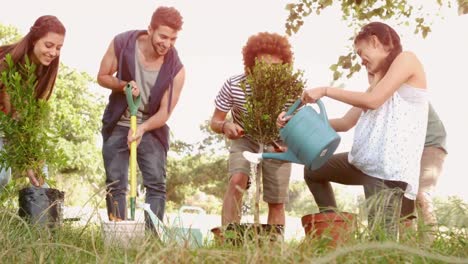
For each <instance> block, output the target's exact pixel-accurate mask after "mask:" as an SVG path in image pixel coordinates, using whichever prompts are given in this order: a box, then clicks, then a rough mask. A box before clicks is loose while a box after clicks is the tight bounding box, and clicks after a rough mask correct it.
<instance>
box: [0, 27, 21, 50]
mask: <svg viewBox="0 0 468 264" xmlns="http://www.w3.org/2000/svg"><path fill="white" fill-rule="evenodd" d="M20 38H21V35H20V33H19V31H18V29H17V28H15V27H13V26H4V25H0V46H3V45H6V44H10V43H13V42H15V41H18V40H19V39H20Z"/></svg>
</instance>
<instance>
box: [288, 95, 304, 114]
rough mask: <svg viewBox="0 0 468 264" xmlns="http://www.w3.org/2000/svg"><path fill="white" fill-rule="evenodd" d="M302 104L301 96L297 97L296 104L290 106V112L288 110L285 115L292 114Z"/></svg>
mask: <svg viewBox="0 0 468 264" xmlns="http://www.w3.org/2000/svg"><path fill="white" fill-rule="evenodd" d="M301 104H302V100H301V98H299V99H297V100H296V102H294V104H293V105H291V106H290V107H289V109H288V112H286V115H285V116H290V115H292V114H293V113H294V111H296V109H297V108H299V106H301Z"/></svg>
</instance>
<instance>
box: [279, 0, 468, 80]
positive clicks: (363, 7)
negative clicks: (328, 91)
mask: <svg viewBox="0 0 468 264" xmlns="http://www.w3.org/2000/svg"><path fill="white" fill-rule="evenodd" d="M457 1H458V5H459V6H460V7H462V6H463V9H462V10H461V11H460V12H463V10H464V12H467V11H468V3H467V1H466V0H457ZM435 2H436V4H437V5H438V6H439V10H440V8H441V7H443V6H445V5H446V6H448V7H451V6H452V5H454V4H455V3H453V0H452V1H450V0H436V1H435ZM337 5H338V6H339V8H340V9H341V13H342V16H341V19H342V20H344V21H346V22H347V23H348V24H349V28H350V29H351V31H350V32H353V33H356V32H357V30H358V29H359V28H360V27H361V26H362V24H364V23H368V22H370V21H372V20H383V21H386V20H393V21H395V23H397V25H402V24H403V25H407V26H412V27H414V33H415V34H421V36H422V37H423V38H425V37H426V36H427V34H429V33H430V32H431V24H432V23H433V20H434V17H438V16H437V12H438V11H435V12H431V11H430V10H428V9H427V8H425V7H426V6H427V5H428V3H427V2H426V3H425V4H424V7H423V4H422V3H420V4H415V3H414V2H413V1H406V0H395V1H383V0H366V1H363V0H343V1H336V0H335V1H334V0H297V1H296V2H295V3H290V4H287V5H286V9H287V10H288V11H289V16H288V18H287V20H286V24H285V27H286V34H288V35H292V34H295V33H297V32H298V31H299V29H300V28H301V27H302V26H303V25H304V19H305V18H306V17H307V16H309V15H313V14H315V15H320V13H321V12H323V11H324V10H326V9H329V8H332V7H336V6H337ZM411 20H412V22H409V21H411ZM350 39H352V36H350ZM360 69H361V66H360V64H359V63H358V61H357V56H356V54H355V53H354V52H353V51H351V50H350V51H349V52H348V54H346V55H341V56H339V57H338V61H337V62H336V63H335V64H333V65H331V66H330V70H332V72H333V81H337V80H338V79H340V78H342V77H343V74H346V75H345V77H346V78H350V77H351V76H352V75H353V74H354V73H355V72H358V71H359V70H360Z"/></svg>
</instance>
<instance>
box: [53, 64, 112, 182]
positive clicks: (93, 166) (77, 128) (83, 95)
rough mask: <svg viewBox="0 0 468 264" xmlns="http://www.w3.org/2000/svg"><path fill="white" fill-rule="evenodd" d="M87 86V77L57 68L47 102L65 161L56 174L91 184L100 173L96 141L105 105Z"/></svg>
mask: <svg viewBox="0 0 468 264" xmlns="http://www.w3.org/2000/svg"><path fill="white" fill-rule="evenodd" d="M91 84H93V79H92V78H91V76H89V75H88V74H87V73H83V72H77V71H76V70H75V69H72V68H69V67H67V66H66V65H63V64H62V65H60V70H59V73H58V76H57V80H56V82H55V88H54V92H53V94H52V97H51V99H50V106H51V116H50V121H51V125H52V126H53V129H54V130H55V131H56V134H57V135H58V138H57V140H58V143H59V145H60V146H61V147H62V148H63V150H64V153H65V156H66V157H67V162H66V163H65V164H62V166H60V167H59V168H58V169H59V170H60V172H61V173H64V174H71V173H78V174H81V175H88V176H89V177H88V178H90V180H93V181H94V180H95V179H93V176H96V177H97V175H103V173H104V170H103V166H102V158H101V153H100V148H99V146H98V145H97V141H98V135H99V131H100V128H101V113H102V111H103V109H104V106H105V105H104V98H103V97H102V96H100V95H97V94H96V93H92V91H91V89H90V88H91V87H90V86H91Z"/></svg>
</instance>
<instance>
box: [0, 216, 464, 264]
mask: <svg viewBox="0 0 468 264" xmlns="http://www.w3.org/2000/svg"><path fill="white" fill-rule="evenodd" d="M82 221H84V222H86V223H87V224H86V225H83V224H72V223H70V222H66V223H64V224H63V225H62V226H61V227H60V228H58V229H55V230H53V232H51V231H50V230H48V229H44V228H38V227H36V226H30V225H28V224H27V223H26V222H25V221H24V220H22V219H21V218H20V217H19V216H18V215H17V213H16V212H15V211H13V210H6V209H4V208H0V247H1V248H2V255H1V257H2V258H1V259H2V263H467V260H468V259H467V258H468V251H467V250H466V245H467V236H466V235H467V234H466V230H465V231H464V230H457V229H454V228H452V229H449V230H447V231H439V232H438V236H437V240H436V241H435V243H434V244H432V245H428V244H427V242H426V241H424V240H421V239H418V236H417V235H414V236H413V238H414V240H405V241H401V242H399V243H395V242H391V241H377V242H372V241H368V240H367V239H364V238H361V237H362V236H361V234H362V233H364V232H366V231H365V230H363V231H358V234H357V235H356V238H352V239H350V241H348V242H346V243H345V244H344V245H343V246H339V247H338V248H333V247H327V241H329V239H328V238H322V239H303V240H302V239H301V240H297V241H287V240H286V241H283V240H281V239H278V240H276V241H270V238H267V239H268V240H264V241H260V242H261V243H259V242H258V241H255V240H253V241H251V242H247V243H245V244H244V245H242V246H237V247H234V246H229V245H226V244H225V245H219V244H215V243H212V241H208V242H206V243H204V244H203V245H202V246H201V247H200V248H190V247H189V246H188V245H180V244H179V243H176V242H173V243H167V244H163V243H160V241H159V240H158V239H155V237H154V236H152V235H148V236H146V237H145V239H143V240H142V241H141V242H140V243H138V244H136V245H134V247H133V248H131V249H124V248H120V247H118V246H115V245H114V246H108V245H106V244H104V239H103V232H102V228H101V226H100V221H99V222H95V221H92V220H91V221H90V219H87V218H84V219H82ZM286 229H287V228H286Z"/></svg>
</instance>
